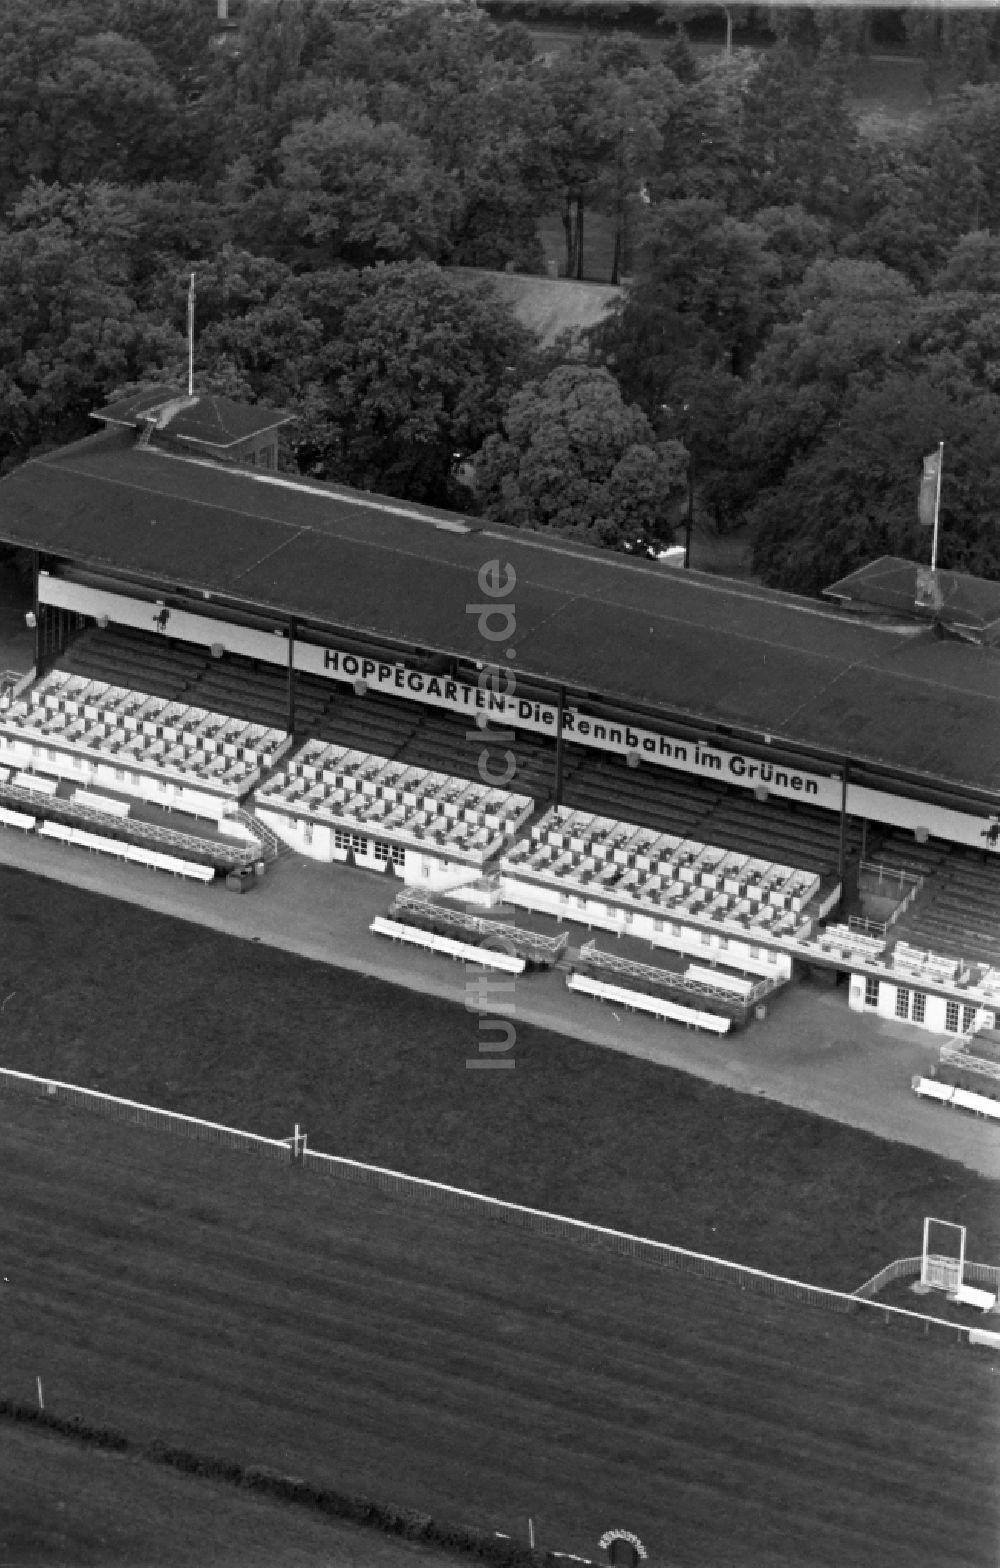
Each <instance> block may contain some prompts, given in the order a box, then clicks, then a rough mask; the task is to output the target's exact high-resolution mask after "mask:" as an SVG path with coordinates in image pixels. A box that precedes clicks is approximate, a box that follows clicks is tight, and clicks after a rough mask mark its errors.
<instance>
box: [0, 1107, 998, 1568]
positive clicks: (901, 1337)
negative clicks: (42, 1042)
mask: <svg viewBox="0 0 1000 1568" xmlns="http://www.w3.org/2000/svg"><path fill="white" fill-rule="evenodd" d="M0 1190H2V1192H3V1198H4V1201H3V1206H2V1209H0V1255H2V1259H3V1272H4V1273H6V1274H7V1275H8V1276H9V1277H10V1281H11V1283H10V1285H9V1286H8V1287H7V1289H6V1292H5V1295H4V1297H3V1300H2V1312H3V1319H4V1329H5V1348H4V1355H3V1371H2V1375H0V1384H2V1389H0V1392H3V1393H4V1394H8V1395H12V1396H14V1397H15V1398H21V1399H30V1398H31V1397H32V1396H33V1394H34V1385H35V1377H36V1375H37V1374H41V1376H42V1377H43V1381H44V1388H45V1398H46V1404H47V1406H48V1407H49V1408H50V1409H52V1410H54V1411H56V1412H58V1413H60V1414H73V1413H75V1412H77V1411H79V1412H80V1413H81V1414H85V1415H86V1416H87V1417H88V1418H90V1419H92V1420H98V1421H104V1422H107V1423H109V1424H111V1425H115V1426H117V1427H120V1428H122V1429H124V1430H125V1431H126V1432H128V1433H129V1434H130V1435H131V1436H133V1437H135V1438H137V1439H151V1438H153V1437H154V1436H159V1437H161V1438H164V1439H166V1440H167V1441H171V1442H175V1443H180V1444H184V1445H186V1446H189V1447H191V1448H194V1449H197V1450H199V1451H203V1452H209V1453H215V1454H225V1455H229V1456H234V1457H238V1458H241V1459H245V1460H248V1461H250V1460H254V1461H258V1462H264V1463H267V1464H271V1465H274V1466H278V1467H280V1468H282V1469H284V1470H287V1471H290V1472H292V1473H294V1474H299V1475H304V1476H308V1477H310V1478H315V1479H317V1480H319V1481H322V1482H325V1483H327V1484H331V1485H334V1486H337V1487H338V1488H341V1489H347V1490H355V1491H362V1492H366V1493H367V1494H368V1495H372V1496H378V1497H380V1498H383V1499H386V1500H391V1501H393V1502H396V1503H399V1504H401V1505H408V1506H412V1507H417V1508H421V1509H423V1510H425V1511H427V1512H431V1513H434V1514H436V1515H438V1516H439V1517H443V1518H453V1519H457V1520H461V1521H464V1522H469V1523H478V1524H483V1525H487V1526H489V1527H492V1528H496V1529H500V1530H504V1531H507V1532H508V1533H515V1532H517V1533H522V1534H523V1532H524V1531H525V1529H526V1519H527V1516H528V1514H532V1515H533V1516H534V1518H535V1521H536V1528H537V1530H538V1534H539V1541H540V1544H541V1545H544V1546H549V1547H555V1548H558V1549H561V1550H564V1551H575V1552H579V1553H582V1554H585V1555H588V1556H590V1555H594V1556H596V1555H598V1554H597V1552H596V1546H597V1539H598V1537H599V1535H600V1534H601V1532H602V1530H604V1529H606V1528H608V1527H609V1526H613V1525H618V1526H624V1527H626V1528H629V1529H632V1530H634V1531H636V1532H637V1533H638V1534H639V1535H640V1536H641V1537H642V1538H643V1539H644V1541H645V1542H646V1544H647V1546H648V1547H649V1549H650V1553H651V1558H652V1559H653V1561H658V1562H660V1563H663V1564H670V1565H677V1568H681V1565H691V1568H708V1565H709V1564H712V1565H715V1564H719V1563H721V1564H747V1565H761V1568H764V1565H767V1568H784V1565H787V1568H793V1565H794V1568H824V1565H827V1564H829V1565H830V1568H833V1565H836V1568H851V1565H854V1564H856V1565H858V1568H870V1565H873V1564H878V1565H880V1568H894V1565H896V1564H899V1565H900V1568H902V1565H903V1564H904V1563H905V1564H906V1565H907V1568H924V1565H925V1568H953V1565H954V1568H959V1565H963V1568H964V1565H976V1568H986V1565H987V1564H991V1565H992V1564H995V1561H996V1545H997V1530H996V1523H997V1515H996V1506H995V1502H994V1498H995V1492H996V1487H995V1482H996V1463H995V1455H996V1454H997V1452H998V1442H997V1440H998V1437H1000V1403H998V1398H997V1392H998V1389H1000V1371H998V1372H994V1371H993V1370H992V1367H993V1362H994V1359H996V1360H997V1363H998V1366H1000V1357H996V1358H994V1357H993V1356H991V1354H990V1353H988V1352H985V1351H978V1350H971V1349H969V1348H967V1347H966V1348H963V1347H960V1346H958V1345H957V1344H956V1345H952V1344H950V1343H940V1342H936V1341H934V1340H933V1339H930V1340H928V1339H924V1338H922V1337H919V1336H916V1335H913V1334H911V1333H908V1332H903V1331H896V1330H889V1329H886V1328H884V1327H882V1326H881V1323H880V1322H874V1323H871V1324H868V1325H862V1324H861V1323H860V1322H858V1321H857V1320H856V1319H854V1318H840V1317H836V1316H832V1315H828V1314H826V1313H821V1312H817V1311H812V1310H807V1309H801V1308H793V1307H790V1306H785V1305H782V1304H778V1303H771V1302H768V1301H763V1300H761V1299H760V1298H757V1297H752V1296H748V1295H743V1294H741V1293H738V1292H734V1291H732V1290H729V1289H726V1288H723V1287H719V1286H713V1285H706V1284H702V1283H700V1282H699V1281H697V1280H694V1279H691V1278H689V1277H686V1276H681V1275H675V1274H671V1273H667V1272H661V1271H659V1270H656V1269H651V1268H645V1267H641V1266H639V1265H635V1264H631V1263H628V1262H626V1261H623V1260H618V1259H615V1258H612V1257H609V1256H607V1255H604V1254H599V1253H592V1252H590V1251H588V1250H587V1249H584V1248H579V1247H575V1246H570V1245H565V1244H562V1243H557V1242H552V1241H545V1240H543V1239H540V1238H535V1237H530V1236H526V1235H523V1234H521V1233H518V1232H512V1231H508V1230H506V1229H505V1228H503V1227H500V1226H496V1225H493V1224H490V1223H485V1222H478V1221H474V1220H471V1219H469V1218H466V1217H464V1216H463V1217H457V1216H452V1215H449V1214H443V1213H440V1212H438V1211H435V1210H431V1209H428V1208H425V1207H424V1206H422V1205H419V1204H415V1203H413V1202H408V1201H404V1200H395V1199H388V1198H383V1197H380V1196H377V1195H375V1194H372V1193H369V1192H367V1191H366V1190H364V1189H357V1188H354V1187H349V1186H346V1185H344V1184H341V1183H337V1182H328V1181H324V1180H321V1179H320V1178H310V1177H305V1176H304V1175H303V1173H302V1172H300V1171H298V1170H294V1169H288V1168H285V1167H280V1166H275V1165H271V1164H270V1163H267V1162H264V1161H262V1160H258V1159H256V1158H254V1157H251V1156H246V1155H238V1154H229V1153H223V1152H216V1151H214V1150H210V1149H205V1148H202V1147H197V1146H193V1145H190V1144H187V1143H183V1142H180V1141H175V1140H173V1139H171V1138H169V1137H167V1136H165V1135H162V1134H152V1133H144V1132H141V1131H138V1130H134V1129H123V1128H119V1127H117V1126H114V1125H112V1124H109V1123H106V1122H104V1121H101V1120H98V1119H96V1118H92V1117H90V1116H88V1115H85V1114H83V1113H72V1112H67V1111H64V1110H62V1109H56V1108H55V1107H50V1106H45V1105H39V1104H29V1103H26V1102H8V1101H0ZM0 1435H2V1434H0ZM0 1452H2V1450H0ZM2 1556H3V1553H2V1542H0V1560H2Z"/></svg>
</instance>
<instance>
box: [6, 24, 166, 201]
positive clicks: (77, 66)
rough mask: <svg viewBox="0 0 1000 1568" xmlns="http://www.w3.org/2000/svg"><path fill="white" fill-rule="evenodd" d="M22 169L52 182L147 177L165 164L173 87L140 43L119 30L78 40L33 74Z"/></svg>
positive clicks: (160, 172) (131, 179)
mask: <svg viewBox="0 0 1000 1568" xmlns="http://www.w3.org/2000/svg"><path fill="white" fill-rule="evenodd" d="M33 119H34V132H33V135H32V138H31V142H32V145H31V150H30V152H29V156H28V165H27V167H28V169H29V171H30V172H31V173H32V174H33V175H35V176H37V177H38V178H42V179H46V180H54V181H58V182H60V183H64V184H67V183H73V182H75V181H85V180H117V181H121V182H122V183H125V184H127V183H130V182H131V181H134V180H142V179H151V178H154V177H155V176H157V175H160V174H163V173H164V172H166V170H167V169H168V168H170V166H171V162H172V153H173V151H174V148H175V143H176V140H177V135H178V122H177V106H176V100H175V97H174V93H173V91H172V89H171V87H170V85H169V83H168V82H167V81H166V80H165V78H164V77H163V75H162V74H161V72H160V70H159V68H158V66H157V64H156V61H155V60H154V59H153V57H152V55H151V54H150V53H149V51H148V50H147V49H145V48H144V47H143V46H142V45H141V44H139V43H136V42H134V41H133V40H131V39H127V38H122V37H121V35H120V34H119V33H112V32H105V33H96V34H93V35H92V36H90V37H85V38H81V39H78V40H77V41H76V42H75V44H74V45H73V47H72V50H67V51H66V53H64V54H63V55H61V56H60V57H59V58H58V59H57V60H54V61H53V62H52V63H51V65H50V66H49V67H48V68H47V69H46V70H44V71H43V72H42V73H41V74H40V75H39V77H38V80H37V83H36V93H35V99H34V105H33Z"/></svg>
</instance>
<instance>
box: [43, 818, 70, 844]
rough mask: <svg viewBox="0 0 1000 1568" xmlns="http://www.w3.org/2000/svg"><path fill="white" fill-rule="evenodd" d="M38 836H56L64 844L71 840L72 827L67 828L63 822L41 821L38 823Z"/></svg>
mask: <svg viewBox="0 0 1000 1568" xmlns="http://www.w3.org/2000/svg"><path fill="white" fill-rule="evenodd" d="M38 836H39V838H56V839H59V840H61V842H62V843H64V844H71V843H72V842H73V829H72V828H68V827H67V826H66V824H65V823H64V822H41V823H39V825H38Z"/></svg>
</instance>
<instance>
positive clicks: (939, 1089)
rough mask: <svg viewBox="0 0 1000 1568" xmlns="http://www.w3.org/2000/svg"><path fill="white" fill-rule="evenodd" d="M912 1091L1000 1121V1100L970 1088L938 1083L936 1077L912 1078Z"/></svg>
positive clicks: (925, 1097)
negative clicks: (975, 1092) (957, 1087)
mask: <svg viewBox="0 0 1000 1568" xmlns="http://www.w3.org/2000/svg"><path fill="white" fill-rule="evenodd" d="M912 1087H913V1092H914V1093H915V1094H919V1095H920V1096H921V1097H922V1098H924V1099H928V1100H940V1101H941V1102H942V1104H945V1105H956V1106H958V1108H959V1109H960V1110H963V1111H974V1112H975V1114H976V1115H977V1116H988V1117H989V1118H990V1119H991V1120H992V1121H1000V1100H991V1099H990V1098H989V1096H988V1095H985V1094H973V1092H972V1090H971V1089H956V1088H955V1087H954V1086H953V1085H952V1084H950V1083H938V1081H937V1079H936V1078H914V1080H913V1084H912Z"/></svg>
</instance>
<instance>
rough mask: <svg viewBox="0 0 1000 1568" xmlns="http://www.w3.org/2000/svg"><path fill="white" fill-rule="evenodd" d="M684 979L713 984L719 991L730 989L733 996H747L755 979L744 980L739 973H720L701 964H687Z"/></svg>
mask: <svg viewBox="0 0 1000 1568" xmlns="http://www.w3.org/2000/svg"><path fill="white" fill-rule="evenodd" d="M684 978H685V980H699V981H700V982H701V983H702V985H712V986H715V987H716V989H717V990H719V991H732V992H733V994H734V995H735V996H749V995H750V992H751V991H752V990H753V988H754V985H755V983H756V982H755V981H753V980H744V979H743V978H742V977H741V976H740V975H730V974H722V973H720V971H719V970H718V969H707V968H705V967H703V966H702V965H701V964H689V965H688V967H687V969H685V971H684Z"/></svg>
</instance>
